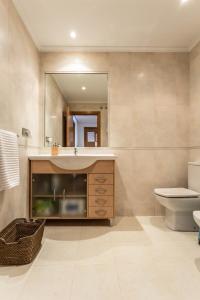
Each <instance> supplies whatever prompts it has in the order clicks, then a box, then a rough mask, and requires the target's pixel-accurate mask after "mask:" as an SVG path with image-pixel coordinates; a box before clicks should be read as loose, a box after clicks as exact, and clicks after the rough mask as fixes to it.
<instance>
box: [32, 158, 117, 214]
mask: <svg viewBox="0 0 200 300" xmlns="http://www.w3.org/2000/svg"><path fill="white" fill-rule="evenodd" d="M114 170H115V161H114V160H98V161H96V162H95V163H94V164H93V165H91V166H90V167H88V168H86V169H81V170H73V171H72V170H65V169H61V168H59V167H57V166H56V165H54V164H52V163H51V162H50V161H49V160H30V210H29V211H30V217H31V218H41V217H43V218H46V219H68V218H70V219H112V218H114V215H115V214H114V181H115V180H114V175H115V174H114ZM52 174H57V175H59V176H60V178H61V179H60V180H61V181H63V180H64V181H65V180H69V179H68V178H70V176H68V177H67V176H66V177H65V176H64V177H63V175H65V174H72V175H73V176H74V175H76V176H75V177H78V178H79V179H78V180H79V183H75V184H74V183H73V184H74V186H75V189H76V188H77V189H79V190H78V191H77V193H76V191H73V192H74V193H75V194H83V195H81V197H83V198H84V197H85V213H84V215H81V216H79V215H78V216H68V215H63V213H62V212H61V211H59V209H60V207H62V206H63V203H64V202H62V201H64V200H63V199H64V198H65V197H66V199H67V197H69V196H70V195H68V193H67V192H66V195H65V196H63V193H62V192H61V191H59V192H58V193H57V191H54V193H52V192H50V193H49V192H45V191H42V195H39V196H40V197H41V198H42V199H43V200H42V201H44V204H45V199H48V201H52V203H53V205H55V207H56V205H57V213H56V214H52V215H49V216H45V215H44V216H42V215H37V213H35V212H34V201H37V200H35V198H36V197H37V196H38V195H37V194H39V192H38V191H39V190H42V188H43V186H45V185H48V180H51V179H48V178H51V175H52ZM81 174H82V176H81ZM40 175H42V176H43V177H44V178H45V179H44V180H43V179H42V180H43V181H42V180H41V179H40ZM48 176H50V177H48ZM59 176H58V178H59ZM58 178H57V181H59V179H58ZM70 180H71V179H70ZM81 180H82V181H83V182H85V181H86V183H85V187H84V183H81V184H80V182H81ZM35 181H38V182H39V183H38V184H36V183H35ZM77 182H78V181H77ZM34 185H39V186H37V187H36V188H35V187H34ZM50 185H52V183H51V184H50ZM69 185H70V183H69V184H68V186H69ZM80 186H81V189H82V190H81V191H80ZM36 190H37V191H36ZM51 190H52V188H51ZM68 191H69V189H68ZM45 193H46V194H45ZM39 196H38V197H39ZM73 196H74V195H73ZM79 196H80V195H79ZM45 197H46V198H45ZM83 198H82V200H83ZM50 199H51V200H50ZM52 199H53V200H52ZM66 199H65V201H66ZM82 200H81V201H82Z"/></svg>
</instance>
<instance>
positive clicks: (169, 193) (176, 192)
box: [154, 188, 200, 198]
mask: <svg viewBox="0 0 200 300" xmlns="http://www.w3.org/2000/svg"><path fill="white" fill-rule="evenodd" d="M154 193H155V194H156V195H159V196H162V197H166V198H196V197H199V196H200V193H198V192H195V191H192V190H189V189H185V188H160V189H155V190H154Z"/></svg>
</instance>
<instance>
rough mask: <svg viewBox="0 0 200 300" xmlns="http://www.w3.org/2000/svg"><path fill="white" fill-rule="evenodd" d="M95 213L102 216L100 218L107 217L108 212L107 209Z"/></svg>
mask: <svg viewBox="0 0 200 300" xmlns="http://www.w3.org/2000/svg"><path fill="white" fill-rule="evenodd" d="M95 213H96V214H97V215H98V216H100V217H103V216H105V215H106V210H105V209H98V210H95Z"/></svg>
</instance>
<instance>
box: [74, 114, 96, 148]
mask: <svg viewBox="0 0 200 300" xmlns="http://www.w3.org/2000/svg"><path fill="white" fill-rule="evenodd" d="M70 116H71V117H72V120H73V130H74V133H73V134H72V136H74V139H73V142H74V146H75V147H100V146H101V128H100V127H101V120H100V112H99V111H93V112H82V111H71V112H70Z"/></svg>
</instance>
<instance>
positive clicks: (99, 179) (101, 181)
mask: <svg viewBox="0 0 200 300" xmlns="http://www.w3.org/2000/svg"><path fill="white" fill-rule="evenodd" d="M95 181H97V182H99V183H104V182H106V178H103V177H96V178H95Z"/></svg>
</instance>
